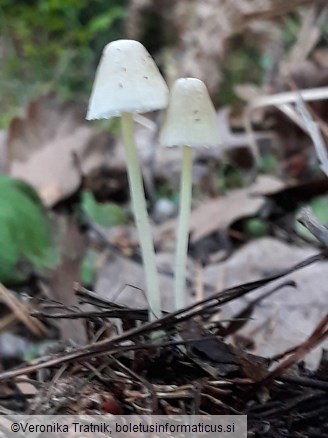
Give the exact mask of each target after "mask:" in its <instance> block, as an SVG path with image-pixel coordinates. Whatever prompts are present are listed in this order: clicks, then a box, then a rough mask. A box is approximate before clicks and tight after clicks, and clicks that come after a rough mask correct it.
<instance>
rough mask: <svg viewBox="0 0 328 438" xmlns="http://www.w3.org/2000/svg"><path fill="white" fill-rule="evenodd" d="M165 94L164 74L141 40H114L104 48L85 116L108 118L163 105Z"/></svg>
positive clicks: (166, 95)
mask: <svg viewBox="0 0 328 438" xmlns="http://www.w3.org/2000/svg"><path fill="white" fill-rule="evenodd" d="M168 94H169V92H168V88H167V85H166V83H165V81H164V79H163V77H162V76H161V74H160V72H159V70H158V68H157V66H156V64H155V62H154V60H153V59H152V57H151V56H150V54H149V53H148V52H147V50H146V49H145V48H144V46H143V45H142V44H140V43H139V42H138V41H134V40H118V41H113V42H111V43H109V44H107V46H106V47H105V48H104V50H103V54H102V58H101V60H100V63H99V66H98V69H97V72H96V78H95V81H94V84H93V89H92V94H91V97H90V101H89V107H88V113H87V117H86V118H87V120H92V119H109V118H111V117H115V116H119V115H121V114H122V113H124V112H135V113H143V112H148V111H153V110H158V109H162V108H165V107H166V106H167V103H168Z"/></svg>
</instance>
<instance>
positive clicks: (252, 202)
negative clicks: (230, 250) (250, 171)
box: [155, 175, 284, 242]
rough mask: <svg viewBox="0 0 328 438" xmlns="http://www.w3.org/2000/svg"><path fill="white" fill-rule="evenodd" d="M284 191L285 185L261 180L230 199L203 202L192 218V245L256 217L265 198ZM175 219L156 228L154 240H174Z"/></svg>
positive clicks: (227, 197) (269, 177) (230, 194)
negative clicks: (216, 232)
mask: <svg viewBox="0 0 328 438" xmlns="http://www.w3.org/2000/svg"><path fill="white" fill-rule="evenodd" d="M283 187H284V183H283V182H281V181H280V180H278V179H277V178H274V177H271V176H267V175H266V176H264V175H262V176H259V177H258V178H257V180H256V182H255V183H254V184H253V185H251V186H250V187H248V188H246V189H239V190H232V191H231V192H229V194H228V195H226V196H223V197H220V198H215V199H210V200H208V201H205V202H202V203H201V204H199V206H198V207H196V208H195V209H194V210H193V211H192V213H191V217H190V228H189V229H190V233H191V241H192V242H196V241H197V240H199V239H201V238H203V237H205V236H207V235H209V234H211V233H213V232H215V231H217V230H225V229H227V228H228V227H229V226H230V225H231V224H232V223H233V222H235V221H236V220H238V219H241V218H243V217H247V216H253V215H255V214H256V213H257V212H258V211H259V209H260V208H261V207H262V206H263V205H264V203H265V198H264V195H265V194H272V193H274V192H276V191H278V190H281V189H282V188H283ZM175 230H176V219H174V220H171V221H168V222H166V223H165V224H164V225H161V226H159V227H158V228H157V232H156V236H155V240H156V241H158V242H160V241H162V240H165V239H166V238H167V237H168V236H174V233H175Z"/></svg>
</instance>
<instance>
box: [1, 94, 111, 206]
mask: <svg viewBox="0 0 328 438" xmlns="http://www.w3.org/2000/svg"><path fill="white" fill-rule="evenodd" d="M7 149H8V155H9V158H10V160H11V161H10V174H11V175H12V176H15V177H17V178H21V179H23V180H25V181H26V182H28V183H29V184H31V185H32V186H33V187H34V188H35V189H36V190H37V191H38V193H39V195H40V197H41V198H42V200H43V202H44V203H45V204H46V205H47V206H52V205H54V204H56V203H57V202H58V201H60V200H62V199H64V198H66V197H68V196H70V195H71V194H73V193H74V192H75V191H76V190H77V188H78V187H79V185H80V184H81V179H82V177H83V176H87V175H88V174H90V173H91V172H92V171H94V170H95V169H97V168H101V167H103V166H104V164H105V163H106V162H107V163H108V162H109V147H108V136H107V135H106V134H103V133H98V132H97V131H96V130H95V129H94V128H93V127H91V126H90V125H87V124H86V122H85V121H84V120H83V117H82V115H81V114H80V113H79V112H78V111H77V110H76V109H74V108H72V106H70V105H68V104H63V103H60V102H58V101H57V100H56V99H55V98H54V97H53V96H52V95H47V96H43V97H40V98H39V99H37V100H35V101H34V102H32V103H31V104H30V105H29V106H28V108H27V114H26V116H25V117H24V118H15V119H14V120H13V121H12V123H11V125H10V128H9V132H8V139H7ZM107 154H108V155H107Z"/></svg>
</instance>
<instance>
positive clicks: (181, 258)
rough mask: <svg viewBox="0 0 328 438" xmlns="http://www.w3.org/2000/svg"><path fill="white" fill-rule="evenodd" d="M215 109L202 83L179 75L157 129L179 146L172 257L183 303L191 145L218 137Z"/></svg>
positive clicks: (177, 301) (163, 140)
mask: <svg viewBox="0 0 328 438" xmlns="http://www.w3.org/2000/svg"><path fill="white" fill-rule="evenodd" d="M218 138H219V132H218V125H217V120H216V113H215V109H214V106H213V103H212V102H211V99H210V97H209V94H208V91H207V88H206V86H205V84H204V83H203V82H202V81H201V80H199V79H194V78H180V79H178V80H177V81H176V82H175V83H174V85H173V88H172V91H171V93H170V100H169V106H168V110H167V114H166V118H165V121H164V124H163V127H162V129H161V133H160V143H161V144H162V145H163V146H182V172H181V188H180V211H179V221H178V229H177V246H176V259H175V280H174V283H175V305H176V309H181V308H182V307H185V306H186V304H187V303H186V293H185V284H186V262H187V251H188V235H189V217H190V208H191V196H192V148H198V147H202V146H206V147H210V146H216V145H217V144H218V143H219V141H218Z"/></svg>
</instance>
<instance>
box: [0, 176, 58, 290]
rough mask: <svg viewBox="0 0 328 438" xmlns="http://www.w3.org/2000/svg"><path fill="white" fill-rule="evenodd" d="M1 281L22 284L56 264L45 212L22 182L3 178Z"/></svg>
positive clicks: (0, 198)
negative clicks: (34, 271) (33, 270)
mask: <svg viewBox="0 0 328 438" xmlns="http://www.w3.org/2000/svg"><path fill="white" fill-rule="evenodd" d="M0 201H1V202H0V242H1V245H0V281H1V282H8V281H23V280H24V279H26V278H27V277H28V274H29V272H30V270H31V269H36V270H42V269H44V268H51V267H53V266H54V265H55V264H56V262H57V253H56V250H55V248H54V246H53V244H52V240H51V235H50V228H49V222H48V220H47V217H46V211H45V209H44V207H43V205H42V202H41V200H40V198H39V197H38V195H37V193H36V192H35V191H34V190H33V189H32V187H30V186H29V185H27V184H26V183H24V182H23V181H20V180H17V179H13V178H10V177H7V176H3V175H2V176H0Z"/></svg>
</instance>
